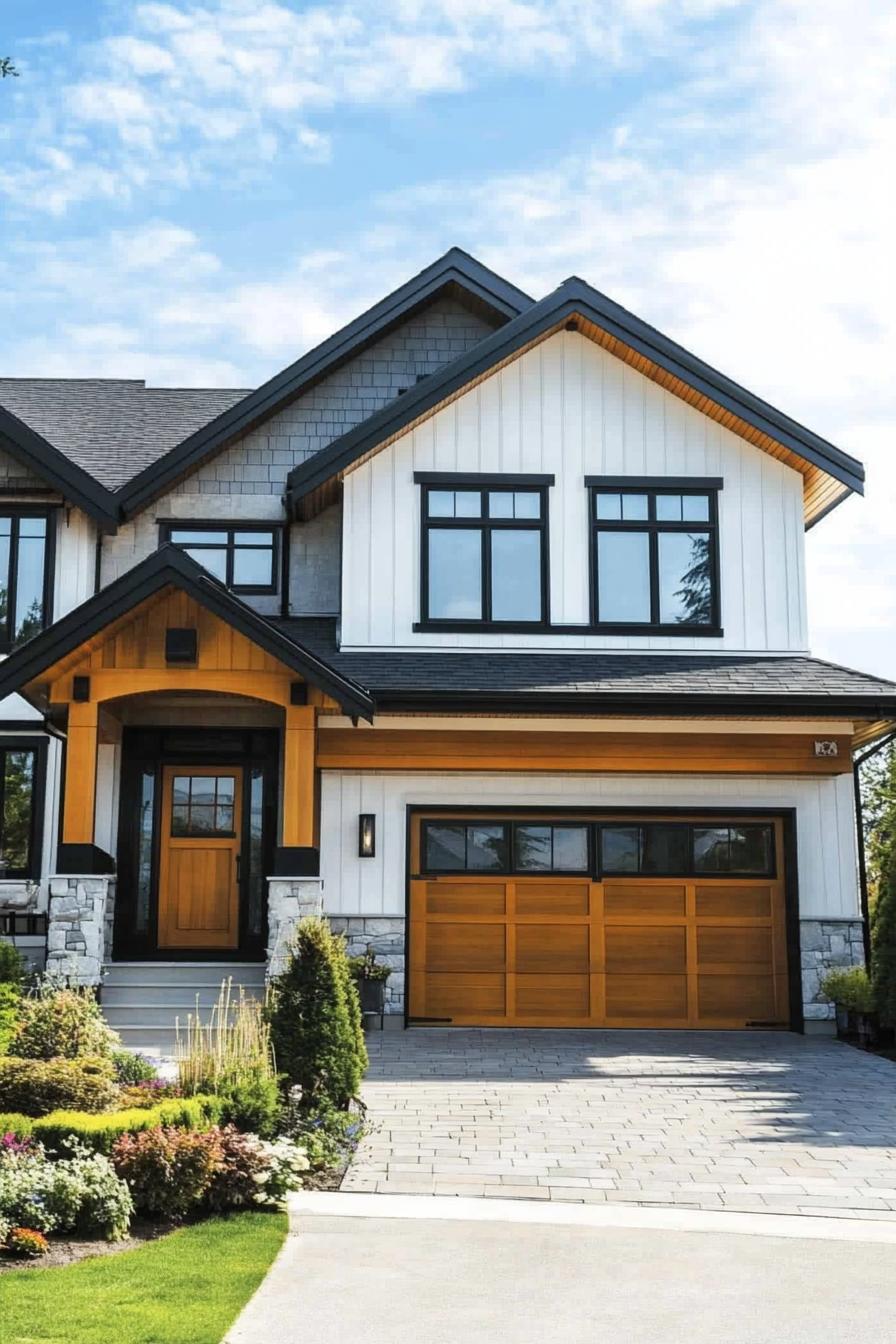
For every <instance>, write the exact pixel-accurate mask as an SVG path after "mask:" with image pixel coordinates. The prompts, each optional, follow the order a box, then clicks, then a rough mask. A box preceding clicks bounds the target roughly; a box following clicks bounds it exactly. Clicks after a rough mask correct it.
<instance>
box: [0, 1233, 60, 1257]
mask: <svg viewBox="0 0 896 1344" xmlns="http://www.w3.org/2000/svg"><path fill="white" fill-rule="evenodd" d="M5 1245H6V1249H7V1251H8V1252H9V1254H10V1255H19V1256H21V1257H22V1258H23V1259H25V1260H37V1259H39V1258H40V1256H42V1255H46V1254H47V1252H48V1251H49V1249H50V1243H49V1242H48V1241H47V1239H46V1237H45V1236H44V1234H43V1232H38V1231H36V1229H35V1228H33V1227H11V1228H10V1229H9V1231H8V1232H7V1234H6V1241H5Z"/></svg>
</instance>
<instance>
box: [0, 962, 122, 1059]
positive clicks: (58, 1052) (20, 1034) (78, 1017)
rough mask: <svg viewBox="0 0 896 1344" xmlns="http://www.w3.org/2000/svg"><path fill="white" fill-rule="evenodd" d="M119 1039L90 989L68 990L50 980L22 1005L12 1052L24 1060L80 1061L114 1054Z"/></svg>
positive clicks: (10, 1049)
mask: <svg viewBox="0 0 896 1344" xmlns="http://www.w3.org/2000/svg"><path fill="white" fill-rule="evenodd" d="M118 1044H119V1041H118V1037H117V1036H116V1034H115V1032H114V1031H113V1030H112V1028H111V1027H109V1026H107V1024H106V1022H105V1021H104V1019H103V1015H102V1012H101V1011H100V1006H99V1004H98V1003H97V1001H96V998H95V996H94V995H93V994H92V993H91V991H90V990H89V989H67V988H64V987H60V986H59V984H58V982H55V981H53V980H50V979H47V980H44V982H43V984H42V985H41V987H40V988H39V990H38V992H37V993H36V994H35V995H33V996H32V997H30V998H24V999H22V1001H21V1004H20V1005H19V1020H18V1024H17V1026H16V1028H15V1030H14V1032H13V1034H12V1039H11V1041H10V1043H9V1053H10V1054H11V1055H18V1056H19V1058H21V1059H60V1058H61V1059H81V1058H83V1057H84V1056H98V1055H99V1056H103V1057H105V1058H108V1057H110V1056H111V1055H112V1052H113V1051H114V1050H115V1048H116V1046H117V1045H118Z"/></svg>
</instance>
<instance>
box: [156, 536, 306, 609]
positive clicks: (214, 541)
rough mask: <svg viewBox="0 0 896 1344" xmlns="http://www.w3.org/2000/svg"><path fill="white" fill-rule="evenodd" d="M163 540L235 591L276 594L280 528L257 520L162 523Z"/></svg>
mask: <svg viewBox="0 0 896 1344" xmlns="http://www.w3.org/2000/svg"><path fill="white" fill-rule="evenodd" d="M161 528H162V532H161V540H162V542H163V543H164V542H169V543H170V544H171V545H172V546H178V547H179V548H180V549H181V550H182V551H185V552H186V554H187V555H189V556H190V557H191V559H193V560H195V561H196V563H197V564H199V565H202V567H203V569H207V570H208V571H209V573H210V574H213V575H214V576H215V578H216V579H220V581H221V582H222V583H224V584H226V585H227V587H228V588H230V589H231V590H232V591H233V592H235V593H250V594H251V593H276V591H277V586H278V585H277V570H278V560H279V552H280V529H279V527H271V526H270V525H265V524H261V525H256V524H254V523H234V524H230V523H227V524H221V523H194V522H189V523H186V522H184V523H183V524H181V523H175V522H171V521H166V522H163V523H162V524H161Z"/></svg>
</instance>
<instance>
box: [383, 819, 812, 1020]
mask: <svg viewBox="0 0 896 1344" xmlns="http://www.w3.org/2000/svg"><path fill="white" fill-rule="evenodd" d="M409 864H410V869H409V895H410V902H409V904H410V909H409V963H408V964H409V983H408V996H409V998H408V1020H409V1024H411V1025H413V1024H414V1023H428V1024H430V1025H432V1024H436V1023H442V1024H445V1025H456V1026H489V1027H500V1026H507V1027H576V1026H579V1027H669V1028H674V1027H679V1028H680V1027H696V1028H717V1029H722V1028H725V1029H729V1028H741V1029H743V1028H757V1027H765V1028H785V1029H786V1028H788V1027H789V1026H790V1016H791V1014H790V1002H789V986H788V945H787V918H786V903H785V873H784V822H783V818H781V817H768V816H762V817H757V816H754V815H751V816H750V817H743V816H741V817H738V816H736V815H735V816H731V817H725V818H720V817H718V816H706V815H704V816H699V815H695V816H692V817H682V816H678V815H676V816H671V815H662V814H657V815H655V816H650V817H645V816H641V815H637V816H636V815H633V816H618V815H601V814H599V813H594V814H592V815H588V816H583V815H575V816H570V815H569V814H559V813H558V814H556V815H550V816H547V815H531V816H522V815H512V816H508V815H501V814H500V813H495V814H491V813H485V814H482V813H480V814H475V815H470V814H467V815H462V814H459V813H458V812H456V811H454V812H446V811H432V812H429V811H426V812H418V813H414V814H413V816H412V825H411V835H410V853H409Z"/></svg>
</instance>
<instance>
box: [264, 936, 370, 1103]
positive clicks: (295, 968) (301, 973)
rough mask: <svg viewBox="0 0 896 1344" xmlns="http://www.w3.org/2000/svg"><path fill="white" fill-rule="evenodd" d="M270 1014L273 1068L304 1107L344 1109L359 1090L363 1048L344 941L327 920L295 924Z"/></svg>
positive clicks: (274, 985) (358, 1008)
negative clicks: (294, 1090)
mask: <svg viewBox="0 0 896 1344" xmlns="http://www.w3.org/2000/svg"><path fill="white" fill-rule="evenodd" d="M268 1012H269V1018H270V1023H271V1036H272V1040H273V1045H274V1052H275V1055H276V1059H277V1067H278V1069H280V1070H281V1072H282V1073H284V1074H285V1076H286V1079H287V1081H288V1083H289V1085H290V1086H291V1087H295V1086H298V1087H300V1088H301V1089H302V1100H301V1105H302V1108H303V1109H304V1110H314V1109H317V1108H320V1107H325V1106H336V1107H339V1108H342V1109H344V1108H345V1107H347V1106H348V1104H349V1102H351V1101H352V1100H353V1098H355V1097H356V1096H357V1095H358V1092H359V1091H360V1088H361V1079H362V1078H363V1076H364V1070H365V1069H366V1067H367V1049H366V1046H365V1044H364V1036H363V1032H362V1031H361V1014H360V1007H359V1004H358V997H357V991H356V990H355V987H354V985H353V983H352V981H351V973H350V971H349V966H348V958H347V956H346V954H345V945H344V943H343V941H342V939H341V938H337V937H335V936H334V934H333V933H332V932H331V930H330V926H329V924H328V923H327V921H326V920H325V919H318V918H309V919H304V920H302V922H301V923H300V924H299V926H298V928H297V930H296V934H295V938H294V940H293V943H292V946H291V948H290V952H289V958H288V961H287V965H286V969H285V970H284V972H283V974H282V975H280V976H278V978H277V979H276V980H275V981H274V983H273V986H272V990H271V999H270V1006H269V1009H268Z"/></svg>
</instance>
